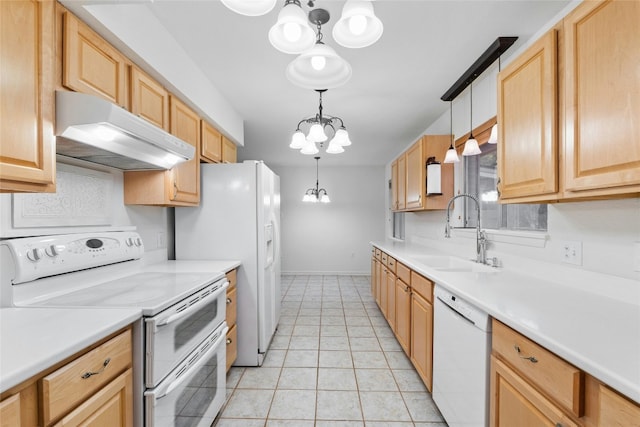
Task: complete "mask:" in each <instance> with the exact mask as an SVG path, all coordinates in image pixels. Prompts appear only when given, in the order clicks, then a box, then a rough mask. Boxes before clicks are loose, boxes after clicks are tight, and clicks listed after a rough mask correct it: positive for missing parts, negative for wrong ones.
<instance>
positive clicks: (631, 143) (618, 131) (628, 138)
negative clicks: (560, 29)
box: [564, 1, 640, 197]
mask: <svg viewBox="0 0 640 427" xmlns="http://www.w3.org/2000/svg"><path fill="white" fill-rule="evenodd" d="M639 22H640V2H638V1H603V2H595V1H593V2H591V1H589V2H584V3H582V4H581V5H579V6H578V7H577V8H576V9H575V10H574V11H573V12H572V13H570V14H569V15H567V16H566V17H565V19H564V46H565V48H564V57H565V60H566V62H565V69H566V84H565V87H566V89H565V93H566V108H565V123H566V130H565V135H566V136H565V141H564V142H565V144H564V155H565V162H564V167H565V168H564V171H565V174H564V181H565V182H564V186H565V195H564V196H565V197H583V196H590V195H591V196H597V195H606V194H614V193H622V192H627V193H628V192H640V142H638V135H640V74H639V71H638V70H640V25H639ZM625 186H633V188H628V187H627V188H625ZM598 189H606V190H601V191H591V192H588V193H586V194H584V190H598Z"/></svg>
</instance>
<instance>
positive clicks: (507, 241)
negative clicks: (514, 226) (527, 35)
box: [385, 2, 640, 280]
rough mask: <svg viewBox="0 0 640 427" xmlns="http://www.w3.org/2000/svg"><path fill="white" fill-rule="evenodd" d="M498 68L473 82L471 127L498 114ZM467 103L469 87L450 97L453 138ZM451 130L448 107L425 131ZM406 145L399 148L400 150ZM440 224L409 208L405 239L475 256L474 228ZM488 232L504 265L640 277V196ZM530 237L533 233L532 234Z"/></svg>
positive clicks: (560, 207)
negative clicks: (539, 226)
mask: <svg viewBox="0 0 640 427" xmlns="http://www.w3.org/2000/svg"><path fill="white" fill-rule="evenodd" d="M577 3H578V2H574V3H572V4H571V5H569V6H568V7H567V8H566V9H565V10H564V11H563V12H562V13H561V14H560V15H559V16H557V17H556V18H554V19H553V20H551V21H550V22H549V23H547V24H546V25H545V26H544V27H543V28H541V29H540V31H539V32H538V33H537V34H536V35H534V36H533V37H532V39H531V40H529V41H528V42H527V43H525V44H524V45H523V46H522V47H521V48H520V49H519V50H518V51H515V52H508V53H509V55H504V57H503V61H502V64H503V65H504V64H506V63H508V62H509V60H511V59H513V58H515V57H516V56H517V55H518V54H519V53H520V52H521V51H522V50H524V49H526V48H527V46H528V45H530V44H531V42H532V41H534V40H535V39H537V38H538V37H539V35H541V34H542V33H544V32H545V31H546V30H547V29H548V28H550V27H551V26H552V25H553V24H554V23H555V22H557V21H558V20H559V19H561V17H562V16H563V15H564V14H566V13H568V11H569V10H571V9H572V8H573V7H575V6H576V5H577ZM473 59H475V58H470V63H471V62H472V60H473ZM497 72H498V64H497V63H495V64H494V65H493V66H492V67H490V68H489V69H488V70H487V71H485V73H484V74H483V75H482V76H480V78H478V79H477V80H476V81H475V82H474V84H473V95H474V96H473V126H474V127H476V126H478V125H479V124H481V123H483V122H485V121H486V120H488V119H490V118H491V117H493V116H495V115H496V105H497V104H496V93H497V89H496V77H497ZM469 105H470V102H469V89H467V90H465V92H463V93H462V94H461V95H459V96H458V98H457V99H456V100H454V102H453V132H454V134H455V135H456V138H459V137H460V136H461V135H463V134H465V133H467V132H469V115H470V111H469V108H470V107H469ZM449 129H450V119H449V111H447V112H446V113H445V114H443V115H442V116H441V117H439V118H438V119H437V120H436V121H435V122H433V123H432V124H431V125H429V126H428V127H427V128H426V129H425V131H424V133H425V134H442V133H449ZM603 143H606V141H603ZM410 144H411V142H409V143H407V145H406V147H408V146H409V145H410ZM406 147H404V148H402V149H400V150H399V151H398V154H400V153H401V152H402V151H403V150H404V149H405V148H406ZM440 160H441V159H440ZM390 169H391V163H389V164H387V167H386V170H385V173H386V177H387V179H389V176H390ZM455 169H456V171H455V179H456V183H455V187H456V194H458V193H459V192H463V186H462V184H461V183H462V173H463V168H462V162H461V163H458V164H456V165H455ZM458 205H461V204H458ZM452 217H457V215H453V216H452ZM386 221H387V226H386V233H387V236H389V235H390V234H391V230H390V218H389V215H388V214H387V218H386ZM444 224H445V213H444V212H420V213H407V214H406V229H405V236H406V239H407V241H411V242H418V243H422V244H425V245H429V246H436V247H438V248H440V249H442V250H443V251H444V252H448V253H451V254H456V255H460V256H464V257H467V258H473V257H475V241H474V239H475V233H464V232H457V233H456V232H454V235H453V237H452V238H451V239H444ZM489 237H490V245H489V247H488V253H487V256H489V257H493V256H497V257H498V258H500V259H501V260H503V263H504V264H505V267H509V266H514V265H518V266H520V267H524V268H527V265H531V266H533V265H535V266H536V267H535V268H537V269H538V270H540V271H546V269H545V268H544V265H550V266H556V267H557V266H563V267H567V269H568V271H569V272H574V273H575V277H583V278H584V277H588V274H589V272H596V273H604V274H609V275H614V276H619V277H623V278H628V279H636V280H640V272H636V271H634V264H633V257H634V256H638V255H635V254H636V253H637V251H640V248H636V246H640V198H637V197H636V198H631V199H621V200H605V201H588V202H571V203H558V204H549V206H548V231H547V232H546V233H537V234H536V233H516V235H515V236H514V235H513V233H502V234H501V233H493V234H490V236H489ZM532 237H537V238H533V239H532ZM566 242H580V243H581V245H582V265H580V266H575V265H569V264H564V263H563V262H562V254H563V247H564V243H566ZM636 242H638V243H636ZM541 263H542V264H541ZM532 268H533V267H532ZM549 271H551V270H549ZM586 275H587V276H586ZM576 280H577V279H576Z"/></svg>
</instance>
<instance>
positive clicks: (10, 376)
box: [0, 308, 140, 392]
mask: <svg viewBox="0 0 640 427" xmlns="http://www.w3.org/2000/svg"><path fill="white" fill-rule="evenodd" d="M139 318H140V310H138V309H96V308H90V309H84V308H74V309H64V308H1V309H0V392H4V391H5V390H8V389H9V388H11V387H13V386H16V385H18V384H20V383H21V382H23V381H25V380H28V379H29V378H31V377H33V376H34V375H37V374H38V373H40V372H42V371H44V370H45V369H47V368H49V367H51V366H53V365H55V364H56V363H58V362H60V361H62V360H64V359H66V358H67V357H69V356H72V355H73V354H75V353H77V352H79V351H81V350H83V349H84V348H86V347H88V346H90V345H91V344H93V343H95V342H96V341H99V340H101V339H102V338H104V337H106V336H108V335H109V334H111V333H113V332H116V331H117V330H118V329H121V328H123V327H125V326H127V325H129V324H131V323H133V322H134V321H135V320H137V319H139Z"/></svg>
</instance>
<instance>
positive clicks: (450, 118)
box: [449, 99, 454, 150]
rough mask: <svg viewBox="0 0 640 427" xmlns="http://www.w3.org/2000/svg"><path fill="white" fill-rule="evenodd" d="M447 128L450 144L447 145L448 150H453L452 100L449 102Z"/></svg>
mask: <svg viewBox="0 0 640 427" xmlns="http://www.w3.org/2000/svg"><path fill="white" fill-rule="evenodd" d="M449 126H450V129H449V130H450V131H451V144H449V149H450V150H453V138H454V136H453V99H452V100H451V101H449Z"/></svg>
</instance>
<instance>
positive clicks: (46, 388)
mask: <svg viewBox="0 0 640 427" xmlns="http://www.w3.org/2000/svg"><path fill="white" fill-rule="evenodd" d="M107 360H108V362H107ZM105 363H106V365H105ZM130 366H131V330H126V331H124V332H123V333H121V334H120V335H118V336H116V337H114V338H112V339H110V340H109V341H107V342H105V343H104V344H102V345H100V346H99V347H96V348H94V349H93V350H91V351H89V352H88V353H86V354H84V355H82V356H80V357H78V358H77V359H76V360H74V361H72V362H70V363H68V364H66V365H65V366H63V367H62V368H60V369H58V370H57V371H54V372H52V373H51V374H49V375H47V376H46V377H44V378H43V379H42V409H43V416H44V423H45V424H49V423H50V422H51V421H53V420H55V419H57V418H59V417H61V416H62V415H65V414H66V413H68V412H69V411H70V410H71V409H73V408H75V407H76V406H77V405H78V403H80V402H82V401H84V400H86V399H88V398H89V397H91V396H92V395H93V394H95V392H96V391H98V390H99V389H100V388H102V387H104V386H105V385H106V384H107V383H109V381H111V380H112V379H113V378H115V377H116V376H117V375H118V374H120V373H122V371H124V370H126V369H127V368H128V367H130ZM89 373H93V374H92V375H89Z"/></svg>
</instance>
